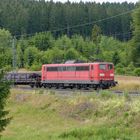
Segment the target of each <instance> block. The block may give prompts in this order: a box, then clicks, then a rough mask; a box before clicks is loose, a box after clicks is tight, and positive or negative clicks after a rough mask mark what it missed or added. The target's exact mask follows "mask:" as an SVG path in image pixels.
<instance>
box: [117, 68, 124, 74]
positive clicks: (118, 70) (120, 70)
mask: <svg viewBox="0 0 140 140" xmlns="http://www.w3.org/2000/svg"><path fill="white" fill-rule="evenodd" d="M116 73H117V74H122V75H123V74H125V70H124V68H116Z"/></svg>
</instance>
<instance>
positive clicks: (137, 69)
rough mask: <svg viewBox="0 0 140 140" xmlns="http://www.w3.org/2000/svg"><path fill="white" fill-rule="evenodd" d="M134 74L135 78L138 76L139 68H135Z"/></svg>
mask: <svg viewBox="0 0 140 140" xmlns="http://www.w3.org/2000/svg"><path fill="white" fill-rule="evenodd" d="M134 74H135V75H136V76H140V68H136V69H135V70H134Z"/></svg>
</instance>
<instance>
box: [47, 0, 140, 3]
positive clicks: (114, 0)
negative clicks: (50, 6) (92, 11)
mask: <svg viewBox="0 0 140 140" xmlns="http://www.w3.org/2000/svg"><path fill="white" fill-rule="evenodd" d="M48 1H49V0H48ZM53 1H54V2H56V1H61V2H66V1H67V0H53ZM69 1H71V2H80V1H83V2H87V1H90V2H94V1H96V2H100V3H102V2H124V1H127V2H133V3H136V2H138V1H139V0H69Z"/></svg>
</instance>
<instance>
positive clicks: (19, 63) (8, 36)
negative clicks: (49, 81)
mask: <svg viewBox="0 0 140 140" xmlns="http://www.w3.org/2000/svg"><path fill="white" fill-rule="evenodd" d="M139 16H140V6H139V3H136V4H134V3H127V2H124V3H108V2H107V3H102V4H100V3H95V2H86V3H83V2H80V3H71V2H69V1H68V2H66V3H61V2H57V3H55V2H53V1H50V2H47V1H45V0H39V1H36V0H1V1H0V27H1V30H0V50H1V51H0V52H1V53H0V68H4V69H5V70H11V69H13V67H16V68H27V69H31V70H40V69H41V65H42V64H44V63H62V62H65V61H66V60H71V59H80V60H84V61H88V62H89V61H94V60H95V59H100V60H104V61H110V62H113V63H114V64H115V67H116V73H118V74H125V75H137V76H139V75H140V68H139V67H140V46H139V42H140V39H139V38H140V33H139V31H140V25H139V22H140V19H139Z"/></svg>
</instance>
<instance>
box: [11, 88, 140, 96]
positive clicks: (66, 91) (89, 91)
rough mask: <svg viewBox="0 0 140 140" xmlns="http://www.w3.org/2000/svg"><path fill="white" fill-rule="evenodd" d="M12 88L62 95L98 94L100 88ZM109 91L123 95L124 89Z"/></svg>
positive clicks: (136, 92)
mask: <svg viewBox="0 0 140 140" xmlns="http://www.w3.org/2000/svg"><path fill="white" fill-rule="evenodd" d="M11 88H12V89H16V90H25V91H40V90H44V91H46V92H51V93H58V94H63V95H67V94H76V93H80V94H93V93H96V94H100V93H101V91H102V90H93V89H70V88H66V89H55V88H51V89H48V88H47V89H46V88H41V89H40V88H31V87H29V86H12V87H11ZM108 91H110V92H111V93H112V94H115V95H120V96H121V95H124V94H125V93H126V91H122V90H108ZM127 94H128V95H130V96H140V91H128V92H127Z"/></svg>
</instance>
